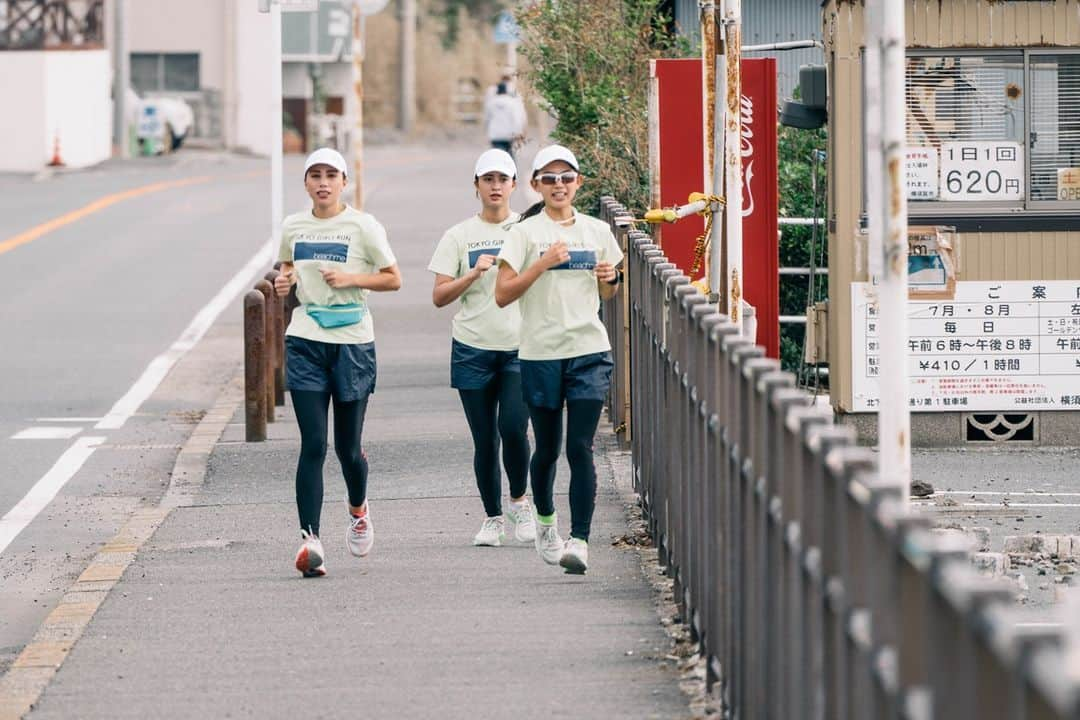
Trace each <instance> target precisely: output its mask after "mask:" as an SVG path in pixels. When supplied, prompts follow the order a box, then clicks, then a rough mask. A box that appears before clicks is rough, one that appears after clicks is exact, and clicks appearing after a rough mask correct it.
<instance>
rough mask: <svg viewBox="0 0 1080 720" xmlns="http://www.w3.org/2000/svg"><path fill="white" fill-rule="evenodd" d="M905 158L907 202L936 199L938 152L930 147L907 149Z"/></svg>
mask: <svg viewBox="0 0 1080 720" xmlns="http://www.w3.org/2000/svg"><path fill="white" fill-rule="evenodd" d="M905 157H906V166H907V167H906V176H905V184H906V186H907V196H908V199H909V200H937V199H938V152H937V148H932V147H909V148H908V149H907V153H906V155H905Z"/></svg>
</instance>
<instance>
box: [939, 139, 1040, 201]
mask: <svg viewBox="0 0 1080 720" xmlns="http://www.w3.org/2000/svg"><path fill="white" fill-rule="evenodd" d="M940 190H941V199H942V200H953V201H956V200H966V201H972V200H975V201H979V200H982V201H985V200H1023V199H1024V149H1023V148H1022V147H1020V143H1015V142H1006V141H989V142H984V141H978V142H976V141H971V142H947V143H942V145H941V186H940Z"/></svg>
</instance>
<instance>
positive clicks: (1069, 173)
mask: <svg viewBox="0 0 1080 720" xmlns="http://www.w3.org/2000/svg"><path fill="white" fill-rule="evenodd" d="M1057 181H1058V191H1057V197H1058V200H1080V167H1074V168H1058V171H1057Z"/></svg>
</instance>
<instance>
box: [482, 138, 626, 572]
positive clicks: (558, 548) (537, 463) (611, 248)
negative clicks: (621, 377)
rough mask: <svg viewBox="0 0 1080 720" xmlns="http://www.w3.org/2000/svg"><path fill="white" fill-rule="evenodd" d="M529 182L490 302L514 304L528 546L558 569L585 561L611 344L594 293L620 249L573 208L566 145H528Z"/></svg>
mask: <svg viewBox="0 0 1080 720" xmlns="http://www.w3.org/2000/svg"><path fill="white" fill-rule="evenodd" d="M532 171H533V173H532V187H533V189H534V190H536V191H537V192H539V193H540V195H541V196H542V197H543V201H542V202H540V203H537V204H536V205H534V206H533V207H531V208H529V210H528V211H526V212H525V213H524V215H523V216H522V220H521V221H520V222H519V223H518V224H516V225H514V226H513V227H512V228H511V229H510V232H509V237H507V239H506V243H505V244H504V245H503V248H502V251H501V252H500V253H499V275H498V279H497V280H496V284H495V301H496V303H497V304H498V305H499V307H505V306H507V305H509V304H510V303H512V302H514V301H515V300H518V301H519V304H520V305H521V347H520V349H519V351H518V357H519V358H520V363H521V384H522V389H523V392H524V395H525V402H526V403H527V404H528V406H529V416H530V418H531V419H532V426H533V435H534V436H535V438H536V451H535V452H534V453H533V456H532V462H531V464H530V467H529V475H530V477H531V479H532V491H533V502H534V503H535V504H536V541H535V544H536V550H537V552H539V553H540V556H541V557H542V558H543V559H544V561H545V562H547V563H549V564H551V565H556V564H558V565H561V566H562V567H563V568H564V569H565V570H566V571H567V572H571V573H584V572H585V571H586V570H587V569H588V566H589V545H588V542H589V530H590V527H591V525H592V515H593V509H594V508H595V506H596V468H595V466H594V465H593V437H594V436H595V435H596V427H597V424H598V423H599V421H600V412H601V410H602V409H603V406H604V400H605V398H606V397H607V393H608V388H609V387H610V384H611V369H612V366H613V363H612V360H611V344H610V343H609V342H608V336H607V332H606V331H605V329H604V325H603V323H601V322H600V317H599V310H600V300H602V299H603V300H607V299H610V298H612V297H614V295H615V291H616V286H617V285H618V283H619V279H620V274H619V272H618V270H616V267H617V266H618V265H619V263H621V262H622V259H623V253H622V250H621V249H620V248H619V245H618V243H617V242H616V241H615V236H614V235H612V233H611V229H610V228H609V227H608V226H607V224H605V223H603V222H601V221H600V220H597V219H596V218H593V217H589V216H588V215H584V214H582V213H579V212H578V211H577V210H576V209H574V205H573V203H574V195H575V194H576V193H577V191H578V188H580V187H581V183H582V177H581V175H580V173H579V172H578V161H577V158H576V157H574V153H572V152H570V150H568V149H567V148H565V147H562V146H561V145H550V146H548V147H546V148H544V149H542V150H541V151H540V152H538V153H537V154H536V158H535V159H534V160H533V164H532ZM564 402H565V404H566V459H567V461H568V462H569V464H570V537H569V538H567V540H566V542H565V543H564V542H563V541H562V539H561V538H560V537H559V529H558V518H557V517H556V514H555V503H554V497H553V496H554V485H555V463H556V461H557V460H558V458H559V445H560V441H561V440H562V433H563V412H562V408H563V403H564Z"/></svg>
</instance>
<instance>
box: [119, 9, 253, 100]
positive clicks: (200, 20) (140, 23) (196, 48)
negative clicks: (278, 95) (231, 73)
mask: <svg viewBox="0 0 1080 720" xmlns="http://www.w3.org/2000/svg"><path fill="white" fill-rule="evenodd" d="M235 2H236V0H184V1H183V2H176V0H137V2H129V3H128V4H127V12H128V17H127V22H128V50H129V51H130V52H133V53H141V52H148V53H172V52H176V53H199V82H200V84H201V85H202V87H204V88H210V89H213V90H224V89H225V62H226V61H225V50H226V47H227V44H228V42H229V40H228V38H227V37H226V32H227V31H229V32H231V31H232V28H231V27H230V25H229V23H228V22H226V15H227V7H228V6H229V5H233V4H235ZM251 5H252V11H253V12H256V10H255V0H251Z"/></svg>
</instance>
